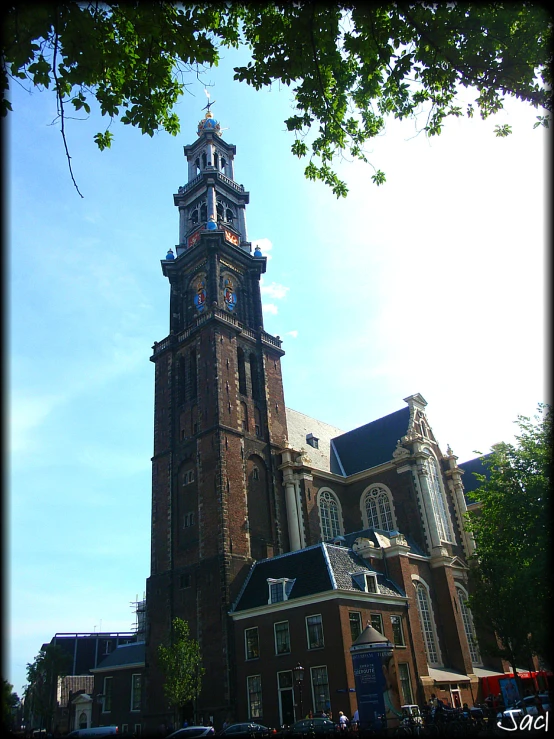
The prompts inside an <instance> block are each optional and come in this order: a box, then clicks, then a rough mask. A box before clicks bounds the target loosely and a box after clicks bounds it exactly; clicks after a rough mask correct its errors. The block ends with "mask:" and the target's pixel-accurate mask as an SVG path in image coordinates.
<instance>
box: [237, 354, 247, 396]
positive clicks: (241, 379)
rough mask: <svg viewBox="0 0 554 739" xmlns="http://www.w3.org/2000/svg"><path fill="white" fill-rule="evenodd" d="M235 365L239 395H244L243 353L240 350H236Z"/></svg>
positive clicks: (244, 372) (244, 371)
mask: <svg viewBox="0 0 554 739" xmlns="http://www.w3.org/2000/svg"><path fill="white" fill-rule="evenodd" d="M237 364H238V373H239V393H240V394H241V395H246V370H245V366H244V351H243V350H242V349H241V348H240V346H239V348H238V349H237Z"/></svg>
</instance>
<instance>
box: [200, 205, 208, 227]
mask: <svg viewBox="0 0 554 739" xmlns="http://www.w3.org/2000/svg"><path fill="white" fill-rule="evenodd" d="M200 220H201V221H202V223H205V222H206V221H207V220H208V206H207V205H206V203H202V205H201V206H200Z"/></svg>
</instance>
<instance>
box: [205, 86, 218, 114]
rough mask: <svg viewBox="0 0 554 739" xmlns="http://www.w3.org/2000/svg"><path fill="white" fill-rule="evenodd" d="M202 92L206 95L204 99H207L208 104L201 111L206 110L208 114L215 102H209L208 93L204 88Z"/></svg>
mask: <svg viewBox="0 0 554 739" xmlns="http://www.w3.org/2000/svg"><path fill="white" fill-rule="evenodd" d="M204 92H205V93H206V97H207V98H208V104H207V105H206V106H205V107H204V108H202V110H207V111H208V113H209V112H210V105H215V100H214V101H213V102H212V101H211V100H210V93H209V92H208V91H207V90H206V88H204Z"/></svg>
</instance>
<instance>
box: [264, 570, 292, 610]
mask: <svg viewBox="0 0 554 739" xmlns="http://www.w3.org/2000/svg"><path fill="white" fill-rule="evenodd" d="M294 583H295V580H289V579H288V578H287V577H281V578H279V579H278V580H274V579H273V578H271V577H268V578H267V584H268V587H269V599H268V601H267V603H268V605H271V603H282V602H283V601H285V600H288V599H289V595H290V591H291V590H292V586H293V585H294Z"/></svg>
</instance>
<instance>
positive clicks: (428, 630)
mask: <svg viewBox="0 0 554 739" xmlns="http://www.w3.org/2000/svg"><path fill="white" fill-rule="evenodd" d="M412 583H413V586H414V589H415V596H416V604H417V612H418V615H419V623H420V625H421V632H422V634H423V643H424V645H425V654H426V656H427V661H428V663H429V665H431V666H432V667H442V656H441V651H440V645H439V637H438V632H437V623H436V620H435V612H434V610H433V601H432V600H431V592H430V589H429V586H428V585H427V583H426V582H425V580H423V578H421V577H419V575H412ZM419 588H421V591H422V592H423V594H424V596H425V601H426V610H427V614H424V613H422V610H421V602H420V597H419ZM433 658H434V659H433Z"/></svg>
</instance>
